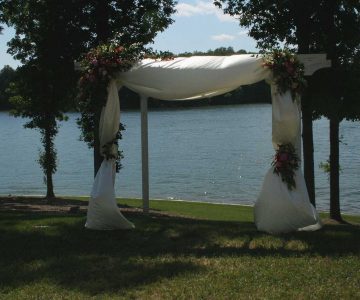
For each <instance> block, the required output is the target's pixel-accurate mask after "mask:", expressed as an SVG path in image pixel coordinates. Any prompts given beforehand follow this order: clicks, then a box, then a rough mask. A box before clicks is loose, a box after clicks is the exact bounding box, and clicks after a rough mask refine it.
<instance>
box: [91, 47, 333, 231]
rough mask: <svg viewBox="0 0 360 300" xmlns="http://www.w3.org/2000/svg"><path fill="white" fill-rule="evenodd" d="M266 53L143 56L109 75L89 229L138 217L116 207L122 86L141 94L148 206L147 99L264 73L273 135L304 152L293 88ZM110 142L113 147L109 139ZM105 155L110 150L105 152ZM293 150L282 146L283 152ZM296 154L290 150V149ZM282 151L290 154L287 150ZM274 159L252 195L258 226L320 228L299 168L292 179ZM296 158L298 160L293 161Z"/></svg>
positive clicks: (309, 62) (192, 95)
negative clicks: (284, 86) (282, 81)
mask: <svg viewBox="0 0 360 300" xmlns="http://www.w3.org/2000/svg"><path fill="white" fill-rule="evenodd" d="M297 59H298V60H299V61H301V62H302V63H303V64H304V66H305V75H308V76H309V75H312V74H313V73H314V72H315V71H316V70H318V69H320V68H324V67H328V66H329V63H330V62H329V61H328V60H326V55H325V54H315V55H305V54H304V55H298V56H297ZM264 65H266V64H264V57H263V56H261V55H250V54H246V55H232V56H194V57H187V58H185V57H178V58H174V59H171V60H156V59H144V60H141V61H139V62H138V63H136V64H135V65H133V66H132V68H131V69H129V70H128V71H126V72H120V73H118V74H117V76H115V77H114V78H112V79H111V80H110V82H109V84H108V87H107V100H106V104H105V106H104V107H103V109H102V112H101V117H100V126H99V137H100V146H101V149H103V148H107V149H108V151H110V153H111V155H110V156H109V153H108V154H107V155H106V156H107V158H109V157H110V158H109V159H104V160H103V162H102V164H101V167H100V169H99V171H98V173H97V174H96V177H95V180H94V184H93V187H92V191H91V198H90V201H89V207H88V213H87V222H86V225H85V226H86V227H87V228H90V229H100V230H106V229H128V228H133V227H134V225H133V224H132V223H131V222H129V221H128V220H127V219H126V218H125V217H124V216H123V215H122V214H121V212H120V211H119V209H118V207H117V204H116V199H115V190H114V182H115V159H113V157H115V156H116V154H117V145H116V144H114V143H113V141H114V139H116V135H117V133H118V130H119V123H120V101H119V96H118V90H119V89H120V88H121V87H122V86H126V87H128V88H129V89H131V90H133V91H134V92H136V93H138V94H139V95H140V99H141V131H142V132H141V145H142V193H143V207H144V211H145V212H147V211H148V209H149V168H148V132H147V127H148V125H147V100H148V98H149V97H153V98H157V99H162V100H190V99H201V98H208V97H211V96H216V95H220V94H224V93H227V92H229V91H232V90H234V89H236V88H238V87H239V86H242V85H249V84H253V83H255V82H258V81H262V80H266V81H267V82H268V83H269V84H270V86H271V97H272V142H273V147H274V149H275V150H276V151H278V152H277V153H278V154H277V155H278V157H280V158H281V155H282V153H281V152H279V151H280V150H281V147H282V146H284V147H287V145H290V146H291V147H293V150H292V151H293V152H294V153H293V156H294V157H301V112H300V108H299V103H298V101H294V95H293V93H292V91H291V90H288V91H281V88H280V87H279V83H278V82H276V80H274V76H273V71H272V70H271V68H267V67H266V66H264ZM106 145H111V147H110V148H109V147H106ZM102 154H103V155H104V156H105V154H104V153H102ZM286 155H289V153H286V152H285V156H286ZM290 155H291V153H290ZM285 159H287V158H286V157H285ZM281 163H282V162H281V161H280V162H275V163H274V164H273V166H271V168H270V169H269V171H268V172H267V174H266V175H265V179H264V183H263V186H262V189H261V191H260V195H259V197H258V199H257V201H256V203H255V207H254V213H255V224H256V226H257V228H258V230H261V231H266V232H270V233H280V232H289V231H294V230H315V229H317V228H319V227H320V226H321V225H320V221H319V217H318V214H317V212H316V210H315V208H314V207H313V205H312V204H311V203H310V201H309V196H308V192H307V188H306V185H305V181H304V177H303V175H302V172H301V168H300V167H298V168H296V169H294V173H293V176H292V177H291V180H292V182H291V184H290V185H289V182H287V181H286V180H284V178H282V176H279V175H280V174H276V173H277V172H276V170H277V169H276V168H277V165H275V164H281ZM296 163H298V162H296Z"/></svg>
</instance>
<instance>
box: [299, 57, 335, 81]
mask: <svg viewBox="0 0 360 300" xmlns="http://www.w3.org/2000/svg"><path fill="white" fill-rule="evenodd" d="M297 58H298V59H299V60H300V61H301V62H302V63H303V64H304V66H305V75H306V76H311V75H312V74H314V73H315V72H316V71H317V70H320V69H324V68H329V67H330V66H331V60H329V59H326V54H323V53H321V54H298V55H297Z"/></svg>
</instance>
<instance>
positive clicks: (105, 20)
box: [94, 0, 111, 177]
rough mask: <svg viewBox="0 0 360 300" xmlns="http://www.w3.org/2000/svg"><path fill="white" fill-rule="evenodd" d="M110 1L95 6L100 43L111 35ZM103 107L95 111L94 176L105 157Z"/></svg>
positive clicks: (99, 1) (101, 0) (100, 0)
mask: <svg viewBox="0 0 360 300" xmlns="http://www.w3.org/2000/svg"><path fill="white" fill-rule="evenodd" d="M109 5H110V4H109V1H108V0H106V1H104V0H97V2H96V7H95V20H96V35H97V37H96V41H97V43H98V44H101V43H106V42H107V40H108V39H109V37H110V36H111V32H110V26H109ZM101 109H102V108H101V107H99V109H98V111H97V112H96V113H95V116H94V118H95V120H94V177H95V176H96V174H97V172H98V170H99V168H100V166H101V163H102V161H103V157H102V156H101V155H100V150H101V149H100V138H99V122H100V115H101Z"/></svg>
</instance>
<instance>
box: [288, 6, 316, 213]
mask: <svg viewBox="0 0 360 300" xmlns="http://www.w3.org/2000/svg"><path fill="white" fill-rule="evenodd" d="M293 5H294V7H293V11H294V12H295V15H294V20H295V24H296V32H295V35H296V38H297V43H298V53H299V54H307V53H309V52H310V51H309V49H310V36H309V30H308V19H309V18H310V15H311V11H312V8H311V7H312V1H311V0H306V1H305V0H303V1H294V2H293ZM301 110H302V141H303V157H304V159H303V162H304V177H305V182H306V187H307V190H308V195H309V198H310V202H311V203H312V204H313V205H314V206H315V175H314V141H313V124H312V105H311V102H310V101H309V97H308V96H307V95H306V93H305V94H304V95H302V97H301Z"/></svg>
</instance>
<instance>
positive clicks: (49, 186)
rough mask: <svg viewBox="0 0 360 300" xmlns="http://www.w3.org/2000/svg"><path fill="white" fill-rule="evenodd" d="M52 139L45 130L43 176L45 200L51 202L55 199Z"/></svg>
mask: <svg viewBox="0 0 360 300" xmlns="http://www.w3.org/2000/svg"><path fill="white" fill-rule="evenodd" d="M52 144H53V141H52V137H51V134H50V129H49V128H46V129H45V145H44V146H45V166H44V167H45V170H44V171H45V174H46V199H48V200H51V199H53V198H55V194H54V185H53V178H52V175H53V171H54V163H53V162H55V161H56V158H54V157H53V155H55V153H54V152H53V150H52Z"/></svg>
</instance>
